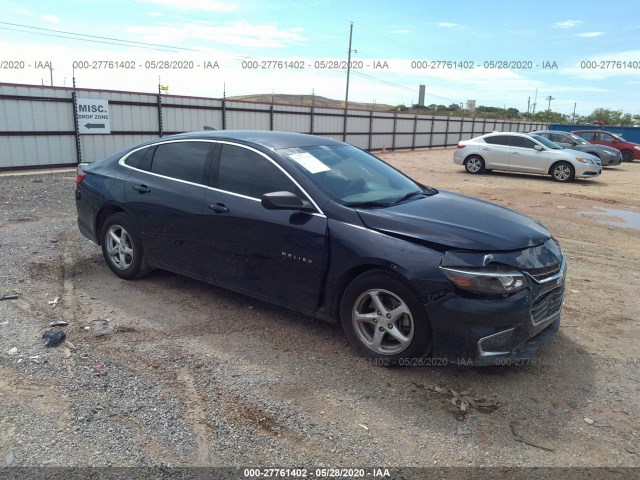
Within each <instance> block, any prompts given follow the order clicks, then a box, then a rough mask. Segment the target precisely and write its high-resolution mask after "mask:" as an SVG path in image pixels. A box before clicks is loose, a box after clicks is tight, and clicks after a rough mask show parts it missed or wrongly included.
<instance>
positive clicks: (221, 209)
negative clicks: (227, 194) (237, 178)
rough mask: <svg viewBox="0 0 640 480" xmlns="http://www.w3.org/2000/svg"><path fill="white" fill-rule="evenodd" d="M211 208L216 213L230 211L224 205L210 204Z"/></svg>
mask: <svg viewBox="0 0 640 480" xmlns="http://www.w3.org/2000/svg"><path fill="white" fill-rule="evenodd" d="M209 208H210V209H211V210H213V211H214V212H216V213H227V212H228V211H229V209H228V208H227V206H226V205H225V204H224V203H210V204H209Z"/></svg>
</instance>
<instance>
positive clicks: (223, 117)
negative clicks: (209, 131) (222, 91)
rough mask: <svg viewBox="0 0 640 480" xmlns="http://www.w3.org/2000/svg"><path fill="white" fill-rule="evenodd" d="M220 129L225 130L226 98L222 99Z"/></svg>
mask: <svg viewBox="0 0 640 480" xmlns="http://www.w3.org/2000/svg"><path fill="white" fill-rule="evenodd" d="M222 129H223V130H226V129H227V98H226V97H222Z"/></svg>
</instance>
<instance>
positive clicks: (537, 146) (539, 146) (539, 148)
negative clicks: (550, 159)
mask: <svg viewBox="0 0 640 480" xmlns="http://www.w3.org/2000/svg"><path fill="white" fill-rule="evenodd" d="M533 149H534V150H537V151H539V152H541V151H542V150H544V148H542V145H538V144H535V145H534V146H533Z"/></svg>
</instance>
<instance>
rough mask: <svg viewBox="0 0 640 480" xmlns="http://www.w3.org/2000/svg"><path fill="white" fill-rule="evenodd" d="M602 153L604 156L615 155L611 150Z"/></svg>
mask: <svg viewBox="0 0 640 480" xmlns="http://www.w3.org/2000/svg"><path fill="white" fill-rule="evenodd" d="M603 152H604V153H605V154H606V155H615V153H614V152H612V151H611V150H603Z"/></svg>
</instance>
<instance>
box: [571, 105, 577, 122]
mask: <svg viewBox="0 0 640 480" xmlns="http://www.w3.org/2000/svg"><path fill="white" fill-rule="evenodd" d="M576 105H578V103H577V102H574V103H573V117H572V118H571V123H573V124H575V123H576Z"/></svg>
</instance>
